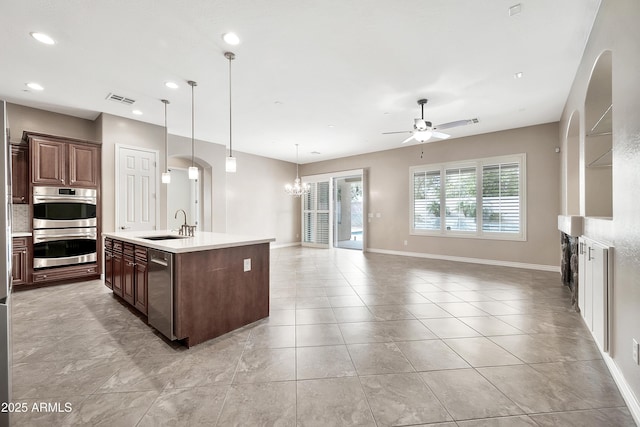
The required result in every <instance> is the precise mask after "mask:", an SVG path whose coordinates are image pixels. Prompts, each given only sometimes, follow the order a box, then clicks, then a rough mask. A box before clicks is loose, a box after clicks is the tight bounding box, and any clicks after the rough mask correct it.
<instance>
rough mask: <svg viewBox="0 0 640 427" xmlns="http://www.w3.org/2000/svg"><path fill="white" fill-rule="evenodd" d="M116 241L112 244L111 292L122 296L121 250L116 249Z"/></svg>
mask: <svg viewBox="0 0 640 427" xmlns="http://www.w3.org/2000/svg"><path fill="white" fill-rule="evenodd" d="M115 243H116V242H114V245H113V258H112V265H113V273H112V276H111V277H112V278H113V282H112V284H113V293H114V294H116V295H118V296H120V297H121V296H122V279H123V277H122V264H123V263H122V261H123V260H122V252H118V251H116V244H115Z"/></svg>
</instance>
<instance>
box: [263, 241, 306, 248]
mask: <svg viewBox="0 0 640 427" xmlns="http://www.w3.org/2000/svg"><path fill="white" fill-rule="evenodd" d="M300 244H301V243H300V242H291V243H279V244H274V243H271V247H270V248H271V249H280V248H290V247H292V246H300Z"/></svg>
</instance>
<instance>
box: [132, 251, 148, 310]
mask: <svg viewBox="0 0 640 427" xmlns="http://www.w3.org/2000/svg"><path fill="white" fill-rule="evenodd" d="M134 269H135V270H134V290H135V291H134V295H135V300H134V304H133V305H134V306H135V307H136V308H137V309H138V310H140V312H142V313H143V314H145V315H146V314H147V288H148V286H149V275H148V272H147V249H146V248H138V247H136V255H135V265H134Z"/></svg>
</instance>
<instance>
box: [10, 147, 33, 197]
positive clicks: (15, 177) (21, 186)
mask: <svg viewBox="0 0 640 427" xmlns="http://www.w3.org/2000/svg"><path fill="white" fill-rule="evenodd" d="M11 193H12V203H13V204H28V203H29V147H28V146H27V145H26V144H16V145H14V144H11Z"/></svg>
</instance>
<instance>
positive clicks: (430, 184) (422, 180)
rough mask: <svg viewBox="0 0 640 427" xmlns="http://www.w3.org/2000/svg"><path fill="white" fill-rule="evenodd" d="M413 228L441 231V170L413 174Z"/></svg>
mask: <svg viewBox="0 0 640 427" xmlns="http://www.w3.org/2000/svg"><path fill="white" fill-rule="evenodd" d="M413 200H414V204H413V228H414V229H418V230H440V170H433V171H417V172H414V173H413Z"/></svg>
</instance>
